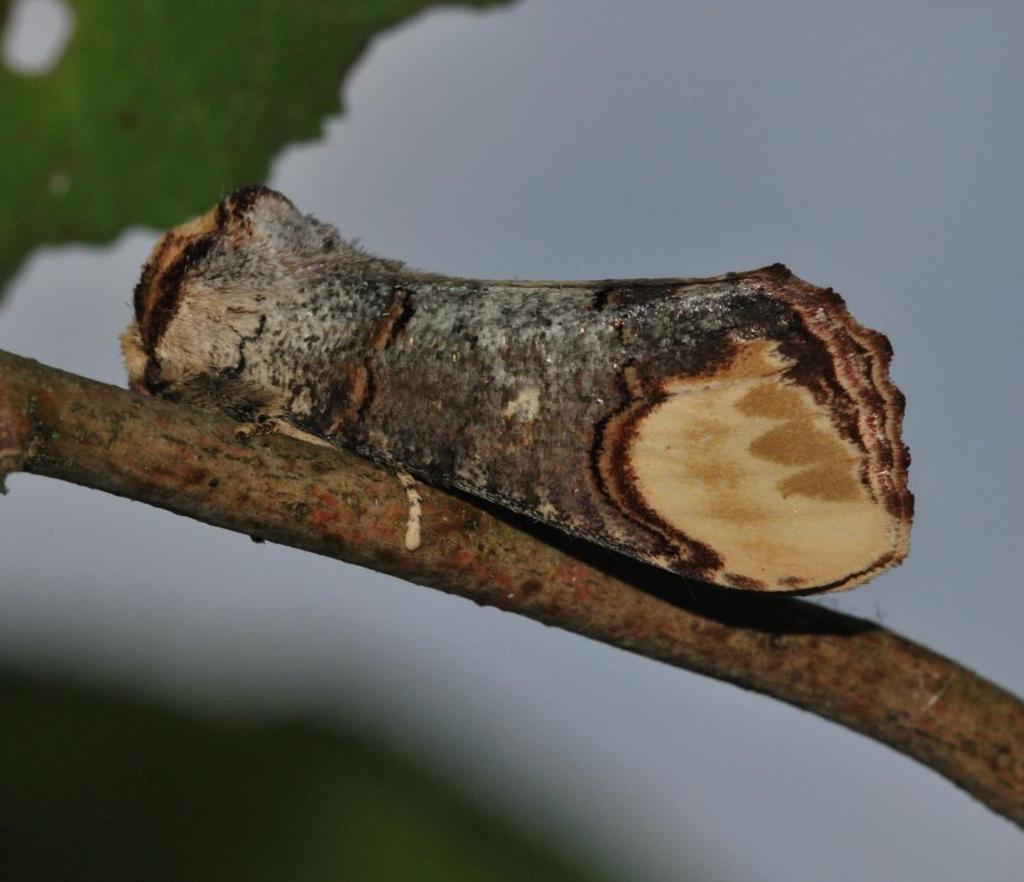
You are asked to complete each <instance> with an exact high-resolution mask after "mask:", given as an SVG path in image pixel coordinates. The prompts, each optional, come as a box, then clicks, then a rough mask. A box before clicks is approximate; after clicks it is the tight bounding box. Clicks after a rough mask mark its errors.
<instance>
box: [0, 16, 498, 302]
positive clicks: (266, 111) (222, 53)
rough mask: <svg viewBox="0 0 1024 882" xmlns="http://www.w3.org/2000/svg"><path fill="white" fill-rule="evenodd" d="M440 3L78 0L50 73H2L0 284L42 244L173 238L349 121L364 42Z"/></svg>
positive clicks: (0, 69)
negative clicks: (347, 104) (344, 86)
mask: <svg viewBox="0 0 1024 882" xmlns="http://www.w3.org/2000/svg"><path fill="white" fill-rule="evenodd" d="M0 2H2V0H0ZM435 2H436V0H433V2H432V0H305V2H301V3H296V2H288V0H220V2H217V3H209V2H202V0H144V2H143V0H140V2H132V3H124V2H121V0H91V2H73V3H71V6H72V7H73V9H74V13H75V23H74V33H73V34H72V37H71V41H70V43H69V44H68V46H67V49H66V51H65V53H64V55H63V57H62V58H61V59H60V61H59V62H58V64H57V66H56V68H55V69H54V70H52V71H51V72H49V73H48V74H46V75H43V76H23V75H19V74H15V73H13V72H11V71H10V70H8V69H7V68H6V67H5V66H3V65H0V109H2V112H0V155H2V162H0V288H2V286H3V283H4V282H5V281H6V280H7V279H8V278H9V277H10V276H11V274H12V273H13V272H14V271H15V270H16V269H17V267H18V265H19V264H20V262H21V261H22V260H23V259H24V257H25V256H26V254H28V252H29V251H30V250H31V249H33V248H34V247H36V246H37V245H40V244H44V243H48V244H56V243H61V242H68V241H79V242H106V241H109V240H110V239H112V238H113V237H114V236H116V235H117V234H118V233H119V232H120V231H121V230H123V229H124V228H125V227H128V226H131V225H137V224H144V225H147V226H152V227H157V228H159V229H163V228H166V227H168V226H171V225H173V224H176V223H180V222H181V221H182V220H184V219H186V218H188V217H191V216H193V215H195V214H198V213H201V212H203V211H205V210H206V209H207V208H209V206H210V204H211V203H212V202H214V201H216V199H218V198H219V197H220V196H221V195H222V194H225V193H228V192H229V191H231V190H232V189H234V188H235V187H237V186H240V185H242V184H246V183H252V182H257V181H261V180H263V178H264V177H265V176H266V174H267V169H268V166H269V163H270V160H271V159H272V158H273V156H274V154H275V153H276V152H277V151H278V150H280V149H281V148H282V147H283V146H284V145H285V144H288V143H290V142H293V141H299V140H304V139H310V138H316V137H317V136H319V135H320V133H321V125H322V121H323V119H324V117H325V116H328V115H330V114H336V113H338V112H339V111H340V110H341V104H340V98H339V92H340V84H341V80H342V78H343V76H344V75H345V73H346V71H348V69H349V68H350V67H351V66H352V64H353V63H354V62H355V61H356V60H357V58H358V57H359V55H360V53H361V52H362V50H363V48H364V47H365V46H366V44H367V42H368V41H369V39H370V38H371V37H372V36H373V35H374V34H376V33H378V32H379V31H380V30H381V29H382V28H385V27H387V26H389V25H392V24H394V23H395V22H398V21H400V20H402V19H403V18H406V17H408V16H410V15H412V14H414V13H416V12H419V11H420V10H422V9H424V8H425V7H428V6H431V5H434V4H435ZM489 2H494V0H463V5H475V6H484V5H488V3H489ZM2 13H3V8H0V14H2ZM0 20H2V19H0Z"/></svg>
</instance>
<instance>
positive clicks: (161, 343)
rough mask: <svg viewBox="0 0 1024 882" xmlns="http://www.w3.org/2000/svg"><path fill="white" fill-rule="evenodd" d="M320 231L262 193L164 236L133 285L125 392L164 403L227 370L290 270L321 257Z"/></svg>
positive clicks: (224, 204) (243, 196) (278, 198)
mask: <svg viewBox="0 0 1024 882" xmlns="http://www.w3.org/2000/svg"><path fill="white" fill-rule="evenodd" d="M324 229H326V230H331V231H333V228H329V227H324V225H322V224H318V223H317V222H316V221H313V220H312V219H311V218H307V217H305V216H304V215H302V214H300V213H299V212H298V211H297V210H296V208H295V206H294V205H292V203H291V202H290V201H289V200H288V199H286V198H285V197H284V196H282V195H281V194H280V193H277V192H275V191H274V190H271V189H269V188H267V187H263V186H259V185H253V186H249V187H244V188H242V189H240V190H236V191H235V192H234V193H232V194H231V195H230V196H228V197H226V198H225V199H223V200H222V201H221V202H219V203H218V204H217V205H216V206H214V208H212V209H211V210H210V211H208V212H206V214H204V215H202V216H200V217H198V218H195V219H194V220H191V221H189V222H188V223H184V224H181V225H180V226H178V227H175V228H173V229H172V230H170V231H169V232H168V233H166V234H165V235H164V236H163V237H162V238H161V239H160V240H159V241H158V242H157V244H156V246H155V247H154V249H153V251H152V253H151V254H150V256H149V260H148V261H147V262H146V264H145V266H144V267H143V270H142V276H141V278H140V279H139V283H138V285H137V286H136V287H135V296H134V308H135V317H134V319H133V321H132V323H131V324H130V325H129V326H128V328H127V329H126V330H125V332H124V333H123V334H122V336H121V348H122V351H123V353H124V360H125V365H126V367H127V370H128V379H129V385H130V386H131V388H132V389H134V390H136V391H140V392H145V393H148V394H161V395H169V396H173V395H174V394H175V392H176V390H178V389H179V388H180V387H181V386H182V385H183V384H184V383H187V382H189V381H190V380H192V379H194V378H195V377H196V376H202V375H210V374H217V373H221V372H224V371H230V370H231V369H232V367H234V366H235V365H237V363H238V357H239V346H238V343H239V340H240V339H241V338H242V337H244V336H245V335H247V334H251V333H253V331H254V330H255V329H256V328H257V327H258V326H259V321H260V315H261V314H262V313H263V312H264V302H265V300H266V298H267V297H268V295H269V293H270V292H272V291H273V290H274V286H275V284H276V283H277V282H278V280H280V278H282V276H284V275H286V274H287V273H288V272H289V270H290V268H291V264H293V263H295V262H301V261H302V260H304V259H307V252H308V251H309V249H310V247H313V248H319V249H322V247H323V235H320V232H321V231H322V230H324Z"/></svg>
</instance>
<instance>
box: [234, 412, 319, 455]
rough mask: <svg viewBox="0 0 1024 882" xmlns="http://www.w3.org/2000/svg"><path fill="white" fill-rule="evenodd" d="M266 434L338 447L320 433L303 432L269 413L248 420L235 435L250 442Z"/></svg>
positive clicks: (243, 440)
mask: <svg viewBox="0 0 1024 882" xmlns="http://www.w3.org/2000/svg"><path fill="white" fill-rule="evenodd" d="M266 435H287V436H288V437H289V438H295V439H297V440H299V441H303V442H305V443H306V444H316V445H318V446H319V447H330V448H331V449H332V450H334V449H336V448H335V447H334V445H333V444H331V443H330V442H329V441H325V440H324V439H323V438H321V437H320V436H319V435H313V434H312V433H310V432H303V431H302V429H297V428H295V426H293V425H292V424H291V423H289V422H288V421H287V420H282V419H278V418H276V417H272V416H270V415H269V414H265V413H261V414H258V415H257V416H256V417H254V418H253V419H250V420H246V421H245V422H244V423H242V424H241V425H240V426H239V427H238V428H237V429H235V437H236V438H237V439H238V440H239V441H242V442H246V443H248V442H249V441H251V440H252V439H253V438H262V437H264V436H266Z"/></svg>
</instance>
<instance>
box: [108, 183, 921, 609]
mask: <svg viewBox="0 0 1024 882" xmlns="http://www.w3.org/2000/svg"><path fill="white" fill-rule="evenodd" d="M122 343H123V349H124V354H125V360H126V363H127V367H128V373H129V376H130V382H131V386H132V387H133V388H134V389H136V390H139V391H142V392H146V393H149V394H154V395H162V396H167V397H172V398H178V399H182V400H185V401H191V402H194V403H199V404H206V405H209V404H213V405H215V406H217V407H219V408H220V409H222V410H224V411H225V412H226V413H228V414H230V415H232V416H234V417H235V418H237V419H240V420H245V421H252V420H254V419H256V418H261V419H263V418H269V419H271V420H273V421H276V422H277V423H279V424H281V425H284V426H287V427H290V428H291V429H293V430H297V431H299V432H301V433H305V434H307V435H312V436H315V437H317V438H320V439H324V440H326V441H327V442H330V443H332V444H337V445H340V446H344V447H347V448H350V449H353V450H355V451H357V452H359V453H361V454H363V455H366V456H368V457H371V458H372V459H374V460H376V461H378V462H380V463H384V464H386V465H388V466H391V467H393V468H395V469H398V470H401V471H402V472H410V473H412V474H414V475H415V476H417V477H418V478H421V479H423V480H424V481H426V482H429V483H434V484H438V485H442V486H448V487H453V488H457V489H459V490H463V491H466V492H468V493H470V494H474V495H476V496H479V497H482V498H484V499H487V500H490V501H492V502H495V503H498V504H500V505H503V506H506V507H507V508H509V509H512V510H514V511H517V512H520V513H522V514H525V515H528V516H530V517H532V518H535V519H536V520H538V521H541V522H544V523H547V524H550V525H553V526H555V527H558V528H560V529H562V530H564V531H566V532H568V533H570V534H573V535H576V536H579V537H583V538H584V539H588V540H591V541H593V542H597V543H600V544H602V545H605V546H608V547H610V548H612V549H615V550H617V551H619V552H622V553H624V554H627V555H631V556H633V557H635V558H638V559H640V560H643V561H647V562H649V563H652V564H655V565H657V566H660V567H664V568H665V569H668V570H671V571H674V572H677V573H680V574H682V575H686V576H691V577H695V578H698V579H701V580H704V581H707V582H712V583H714V584H717V585H722V586H727V587H733V588H747V589H757V590H762V591H794V590H812V589H813V590H835V589H844V588H850V587H853V586H854V585H858V584H860V583H862V582H864V581H866V580H868V579H870V578H872V577H873V576H875V575H877V574H878V573H880V572H882V571H883V570H885V569H887V568H888V567H891V566H893V565H895V564H897V563H899V562H900V561H901V560H902V559H903V558H904V556H905V555H906V553H907V547H908V538H909V531H910V523H911V517H912V509H913V497H912V496H911V494H910V492H909V491H908V489H907V469H908V466H909V459H910V458H909V453H908V451H907V448H906V447H905V445H904V444H903V442H902V440H901V437H900V425H901V420H902V415H903V396H902V395H901V394H900V392H899V390H898V389H897V388H896V387H895V386H894V385H893V383H892V382H891V380H890V379H889V374H888V366H889V360H890V356H891V349H890V346H889V342H888V340H887V339H886V338H885V337H884V336H882V335H881V334H879V333H877V332H875V331H871V330H868V329H866V328H864V327H863V326H861V325H860V324H859V323H858V322H857V321H856V320H855V319H854V318H853V317H852V316H851V315H850V314H849V313H848V312H847V310H846V307H845V305H844V304H843V301H842V300H841V299H840V297H839V296H838V295H837V294H835V293H834V292H833V291H831V290H830V289H821V288H816V287H814V286H812V285H810V284H808V283H806V282H803V281H801V280H800V279H798V278H797V277H796V276H794V275H793V274H792V273H790V272H789V271H788V270H787V269H785V268H784V267H782V266H781V265H775V266H771V267H767V268H764V269H759V270H754V271H751V272H744V273H729V274H727V275H723V276H717V277H713V278H705V279H632V280H628V281H610V280H606V281H593V282H522V281H478V280H474V279H462V278H454V277H448V276H442V275H433V274H428V273H421V272H414V271H411V270H409V269H407V268H406V267H405V266H403V265H402V264H401V263H399V262H397V261H392V260H384V259H381V258H377V257H374V256H372V255H370V254H367V253H365V252H364V251H362V250H360V249H359V248H357V247H355V246H354V245H352V244H350V243H348V242H346V241H345V240H343V239H342V238H341V237H340V236H339V234H338V232H337V230H336V229H335V228H334V227H332V226H329V225H327V224H323V223H320V222H319V221H317V220H315V219H314V218H312V217H310V216H307V215H303V214H302V213H300V212H299V211H298V210H296V208H295V207H294V206H293V205H292V203H291V202H290V201H289V200H288V199H286V198H285V197H284V196H282V195H281V194H279V193H276V192H274V191H272V190H269V189H267V188H265V187H259V186H254V187H247V188H244V189H242V190H238V191H236V192H235V193H233V194H232V195H230V196H228V197H227V198H226V199H224V200H223V201H221V202H220V203H219V204H218V205H217V206H216V207H215V208H213V209H212V210H211V211H209V212H208V213H207V214H205V215H203V216H202V217H200V218H198V219H196V220H194V221H192V222H190V223H187V224H184V225H182V226H179V227H177V228H175V229H173V230H171V231H170V232H168V233H167V234H166V235H164V237H163V238H162V239H161V240H160V241H159V243H158V244H157V246H156V248H155V249H154V251H153V253H152V255H151V257H150V259H149V262H148V263H147V264H146V266H145V268H144V270H143V273H142V278H141V279H140V281H139V284H138V286H137V288H136V290H135V319H134V321H133V322H132V324H131V325H130V326H129V328H128V329H127V330H126V331H125V333H124V335H123V338H122Z"/></svg>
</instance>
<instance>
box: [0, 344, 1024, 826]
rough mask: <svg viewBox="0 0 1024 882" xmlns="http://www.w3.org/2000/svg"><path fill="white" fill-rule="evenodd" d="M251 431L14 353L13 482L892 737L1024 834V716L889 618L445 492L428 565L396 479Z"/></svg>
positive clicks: (439, 495)
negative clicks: (846, 611)
mask: <svg viewBox="0 0 1024 882" xmlns="http://www.w3.org/2000/svg"><path fill="white" fill-rule="evenodd" d="M236 430H237V424H235V423H232V422H230V421H229V420H227V419H225V418H223V417H220V416H218V415H214V414H209V413H206V412H203V411H199V410H193V409H191V408H187V407H183V406H181V405H177V404H173V403H170V402H167V401H162V400H159V399H155V398H147V397H144V396H141V395H137V394H134V393H131V392H127V391H125V390H123V389H118V388H116V387H113V386H107V385H105V384H102V383H97V382H94V381H92V380H87V379H84V378H81V377H76V376H73V375H71V374H66V373H64V372H62V371H58V370H56V369H53V368H49V367H45V366H42V365H39V364H38V363H36V362H33V361H30V360H28V359H24V358H20V357H18V356H15V355H10V354H7V353H3V352H0V478H2V476H3V475H4V474H5V473H7V472H11V471H16V470H23V471H27V472H32V473H34V474H39V475H48V476H50V477H55V478H60V479H62V480H65V481H72V482H74V483H77V484H82V485H85V486H87V487H94V488H97V489H100V490H106V491H107V492H110V493H116V494H118V495H120V496H126V497H129V498H131V499H136V500H140V501H143V502H148V503H150V504H152V505H157V506H160V507H161V508H166V509H169V510H170V511H174V512H177V513H179V514H184V515H188V516H189V517H193V518H197V519H199V520H202V521H205V522H207V523H211V524H216V525H217V526H220V527H226V528H228V529H231V530H237V531H239V532H243V533H247V534H249V535H251V536H253V537H256V538H262V539H268V540H271V541H273V542H279V543H281V544H284V545H291V546H295V547H298V548H304V549H307V550H309V551H314V552H317V553H318V554H325V555H329V556H331V557H335V558H338V559H341V560H346V561H349V562H351V563H356V564H359V565H361V566H367V567H371V568H372V569H375V570H380V571H382V572H385V573H390V574H392V575H395V576H399V577H401V578H403V579H407V580H409V581H411V582H415V583H418V584H421V585H429V586H431V587H433V588H439V589H441V590H442V591H447V592H450V593H453V594H458V595H460V596H462V597H467V598H469V599H470V600H473V601H475V602H476V603H479V604H487V605H490V606H497V607H499V608H501V609H504V610H508V611H511V612H517V613H520V614H522V615H525V616H529V617H530V618H533V619H536V620H538V621H540V622H543V623H545V624H549V625H557V626H559V627H561V628H564V629H566V630H568V631H573V632H575V633H578V634H583V635H585V636H587V637H592V638H594V639H596V640H601V641H603V642H605V643H609V644H611V645H613V646H619V647H622V648H623V649H628V650H630V651H632V652H636V653H639V654H640V655H645V656H648V657H649V658H653V659H658V660H660V661H664V662H667V663H669V664H672V665H676V666H678V667H681V668H686V669H688V670H691V671H696V672H698V673H701V674H706V675H708V676H711V677H715V678H717V679H720V680H726V681H728V682H730V683H735V684H736V685H739V686H742V687H744V688H747V689H752V690H755V691H757V692H762V693H764V694H766V695H770V696H773V697H775V698H778V699H780V700H782V701H786V702H788V703H790V704H793V705H796V706H797V707H800V708H804V709H805V710H810V711H813V712H814V713H816V714H819V715H820V716H823V717H826V718H827V719H830V720H833V721H835V722H837V723H840V724H842V725H844V726H847V727H849V728H851V729H853V730H855V731H857V732H861V733H863V734H864V735H867V736H868V737H870V738H874V739H875V740H877V741H880V742H882V743H884V744H888V745H889V746H891V747H893V748H895V749H896V750H899V751H901V752H902V753H905V754H907V755H908V756H911V757H913V758H914V759H916V760H918V761H919V762H922V763H924V764H925V765H927V766H930V767H931V768H933V769H934V770H935V771H937V772H938V773H939V774H941V775H944V776H945V777H946V778H948V779H949V780H951V781H953V782H954V783H955V784H958V785H959V786H960V787H962V788H963V789H965V790H966V791H967V792H968V793H970V794H972V795H973V796H975V797H976V798H977V799H979V800H981V801H982V802H984V803H985V804H986V805H988V806H989V807H990V808H991V809H993V810H994V811H996V812H999V813H1000V814H1002V815H1005V816H1006V817H1007V818H1009V819H1011V820H1012V821H1014V822H1015V823H1017V824H1018V825H1021V826H1024V704H1022V703H1021V702H1020V700H1019V699H1017V698H1016V697H1014V696H1013V695H1011V694H1010V693H1008V692H1006V691H1005V690H1003V689H1000V688H999V687H998V686H995V685H994V684H992V683H989V682H988V681H986V680H984V679H982V678H981V677H979V676H977V675H976V674H974V673H972V672H971V671H969V670H967V669H966V668H963V667H961V666H960V665H958V664H956V663H955V662H953V661H951V660H949V659H946V658H943V657H942V656H940V655H938V654H936V653H933V652H931V651H930V650H928V649H926V648H924V647H923V646H919V645H917V644H915V643H913V642H911V641H910V640H907V639H905V638H903V637H900V636H899V635H897V634H894V633H893V632H891V631H888V630H886V629H885V628H882V627H881V626H879V625H877V624H875V623H873V622H869V621H866V620H863V619H858V618H854V617H852V616H846V615H842V614H839V613H836V612H832V611H830V610H826V609H822V608H820V607H818V606H815V605H813V604H809V603H807V602H804V601H799V600H793V599H789V598H781V597H777V596H774V597H773V596H768V597H765V596H748V595H745V594H742V593H733V592H729V591H725V590H722V589H709V588H707V587H706V586H702V585H699V584H697V583H693V582H687V581H685V580H683V579H680V578H679V577H677V576H673V575H672V574H670V573H665V572H662V571H660V570H656V569H653V568H650V567H647V566H644V565H642V564H638V563H635V562H633V561H630V560H627V559H626V558H623V557H620V556H616V555H613V554H611V553H608V552H603V551H601V550H600V549H596V548H593V547H590V546H588V545H586V544H585V543H580V542H574V541H573V540H569V539H566V538H564V537H562V536H561V535H556V534H555V533H554V531H549V530H546V529H544V528H538V527H536V526H534V525H532V524H528V523H525V522H523V521H521V520H519V519H515V518H513V517H511V516H509V515H507V514H504V513H502V512H498V511H492V510H490V509H484V508H481V507H480V505H479V504H478V503H472V504H471V503H470V502H467V501H465V500H463V499H462V498H459V497H457V496H455V495H452V494H450V493H445V492H442V491H440V490H436V489H433V488H424V489H423V492H422V496H423V545H422V547H421V548H420V549H419V550H418V551H416V552H412V553H410V552H408V551H406V550H405V547H404V543H403V536H404V534H405V528H406V513H407V502H406V496H405V492H404V490H403V488H402V486H401V484H400V483H399V481H398V480H396V478H395V476H394V475H393V474H391V473H390V472H388V471H387V470H384V469H381V468H378V467H376V466H374V465H373V464H371V463H369V462H367V461H365V460H362V459H359V458H357V457H355V456H353V455H351V454H347V453H345V452H343V451H337V450H333V449H328V448H325V447H319V446H314V445H310V444H305V443H302V442H301V441H296V440H294V439H291V438H285V437H280V436H272V437H263V438H256V439H253V440H252V441H251V442H247V443H244V442H242V441H240V440H239V439H238V438H237V437H236Z"/></svg>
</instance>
